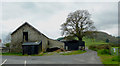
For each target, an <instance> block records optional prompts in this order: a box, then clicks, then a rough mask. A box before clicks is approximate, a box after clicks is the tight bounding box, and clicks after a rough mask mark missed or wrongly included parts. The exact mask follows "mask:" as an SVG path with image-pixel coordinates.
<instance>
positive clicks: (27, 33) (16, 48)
mask: <svg viewBox="0 0 120 66" xmlns="http://www.w3.org/2000/svg"><path fill="white" fill-rule="evenodd" d="M40 41H41V44H42V45H41V52H46V50H47V49H48V48H49V49H50V48H61V49H62V48H64V43H63V42H60V41H57V40H53V39H49V38H48V37H47V36H45V35H44V34H42V33H41V32H40V31H38V30H37V29H36V28H34V27H33V26H32V25H30V24H29V23H27V22H25V23H24V24H23V25H21V26H20V27H18V28H17V29H16V30H15V31H14V32H12V33H11V44H10V52H23V49H22V45H23V44H25V43H26V44H29V43H31V42H40ZM33 45H34V44H33Z"/></svg>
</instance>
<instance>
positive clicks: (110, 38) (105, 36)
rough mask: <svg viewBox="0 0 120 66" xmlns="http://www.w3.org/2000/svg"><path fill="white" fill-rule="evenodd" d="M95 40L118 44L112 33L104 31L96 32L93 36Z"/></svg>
mask: <svg viewBox="0 0 120 66" xmlns="http://www.w3.org/2000/svg"><path fill="white" fill-rule="evenodd" d="M94 38H95V39H96V40H97V41H104V42H106V41H107V40H108V43H111V44H118V38H117V37H115V36H112V35H109V34H107V33H105V32H100V31H99V32H97V33H96V36H95V37H94Z"/></svg>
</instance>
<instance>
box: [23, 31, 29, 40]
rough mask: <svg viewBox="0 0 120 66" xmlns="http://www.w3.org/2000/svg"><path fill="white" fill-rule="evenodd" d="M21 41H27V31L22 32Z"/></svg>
mask: <svg viewBox="0 0 120 66" xmlns="http://www.w3.org/2000/svg"><path fill="white" fill-rule="evenodd" d="M23 42H28V32H23Z"/></svg>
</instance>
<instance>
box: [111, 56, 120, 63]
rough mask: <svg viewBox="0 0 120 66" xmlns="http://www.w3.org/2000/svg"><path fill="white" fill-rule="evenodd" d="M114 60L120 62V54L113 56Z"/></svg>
mask: <svg viewBox="0 0 120 66" xmlns="http://www.w3.org/2000/svg"><path fill="white" fill-rule="evenodd" d="M112 61H118V62H120V56H115V57H113V58H112Z"/></svg>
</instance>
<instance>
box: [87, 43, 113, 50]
mask: <svg viewBox="0 0 120 66" xmlns="http://www.w3.org/2000/svg"><path fill="white" fill-rule="evenodd" d="M110 48H111V45H109V44H99V45H90V46H89V49H91V50H95V51H97V50H101V49H110Z"/></svg>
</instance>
